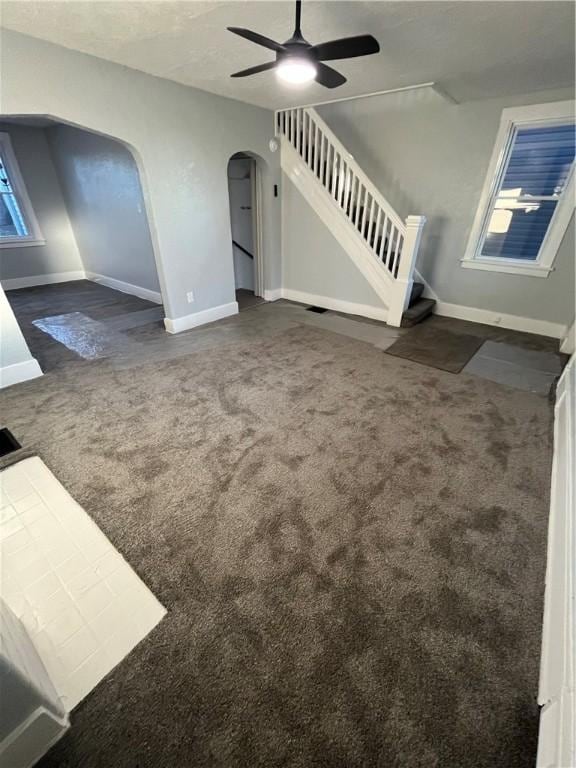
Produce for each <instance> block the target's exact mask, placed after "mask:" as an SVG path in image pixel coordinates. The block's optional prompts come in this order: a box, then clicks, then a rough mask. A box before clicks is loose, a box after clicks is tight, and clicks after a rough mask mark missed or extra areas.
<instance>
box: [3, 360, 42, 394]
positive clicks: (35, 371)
mask: <svg viewBox="0 0 576 768" xmlns="http://www.w3.org/2000/svg"><path fill="white" fill-rule="evenodd" d="M38 376H42V369H41V368H40V365H39V364H38V360H36V359H35V358H33V357H31V358H30V359H29V360H24V362H23V363H14V364H13V365H5V366H4V367H3V368H0V389H4V387H11V386H12V384H19V383H20V382H21V381H28V379H35V378H37V377H38Z"/></svg>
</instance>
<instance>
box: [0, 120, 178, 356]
mask: <svg viewBox="0 0 576 768" xmlns="http://www.w3.org/2000/svg"><path fill="white" fill-rule="evenodd" d="M0 136H2V137H3V144H2V146H3V147H4V152H3V153H2V158H1V159H2V163H3V168H4V169H5V173H4V175H5V176H6V177H10V179H9V180H10V182H11V181H12V180H14V182H15V183H14V184H12V185H11V188H12V187H14V194H13V198H14V199H12V198H11V199H10V201H9V202H10V203H11V208H10V209H9V210H8V213H9V214H10V216H11V217H12V220H13V219H14V218H15V217H18V215H19V216H20V222H19V223H20V226H19V230H20V232H12V230H15V229H16V228H15V227H9V226H5V227H4V230H2V231H4V232H5V233H7V234H10V235H11V237H8V236H7V237H2V236H1V235H2V231H0V248H1V254H2V259H1V265H0V281H1V282H2V287H3V288H4V290H5V291H6V292H7V297H8V299H9V301H10V304H11V306H12V309H13V311H14V314H15V315H16V318H17V320H18V322H19V325H20V327H21V329H22V332H23V334H24V336H25V338H26V341H27V343H28V346H29V348H30V351H31V354H32V356H33V357H35V358H36V359H37V360H38V361H39V363H40V365H41V367H42V369H43V370H44V371H46V370H50V369H51V368H53V367H55V366H56V365H58V363H59V362H61V361H62V359H69V358H70V355H75V356H77V357H79V358H84V359H86V358H88V359H92V358H95V357H107V356H109V354H110V353H111V350H112V351H113V352H114V353H115V352H116V351H117V350H118V348H119V347H122V346H123V345H122V342H125V341H126V339H127V338H128V337H126V338H125V336H124V335H125V334H127V333H128V332H129V333H132V334H134V333H137V330H135V329H137V328H138V327H139V325H144V324H149V323H151V322H156V323H158V322H160V321H162V319H163V317H164V307H163V304H162V288H161V281H160V278H159V274H158V268H157V262H156V257H157V250H156V248H155V245H154V236H153V232H152V227H151V222H150V221H149V218H148V211H147V205H146V200H145V190H144V188H143V186H144V185H143V183H142V181H143V180H142V179H141V169H140V167H139V163H138V159H137V157H135V156H134V154H133V152H132V150H131V148H130V147H127V146H126V144H125V143H124V142H122V141H120V140H117V139H115V138H112V137H108V136H104V135H102V134H100V133H96V132H94V131H91V130H89V129H84V128H82V127H78V126H73V125H70V124H68V123H65V122H63V121H59V120H57V119H53V118H45V117H39V116H18V117H0ZM5 208H6V206H5ZM4 213H5V216H4V218H6V211H5V212H4ZM0 223H1V222H0ZM20 233H22V235H20ZM26 233H29V234H33V236H34V237H33V238H32V237H28V239H26V237H25V235H26ZM19 237H20V239H19ZM123 334H124V335H123Z"/></svg>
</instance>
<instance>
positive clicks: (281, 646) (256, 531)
mask: <svg viewBox="0 0 576 768" xmlns="http://www.w3.org/2000/svg"><path fill="white" fill-rule="evenodd" d="M258 311H260V309H259V308H256V309H255V310H254V312H258ZM265 311H271V310H270V308H269V307H268V308H265ZM251 314H252V312H250V313H244V316H247V315H251ZM0 400H1V412H2V415H3V418H4V421H5V422H6V423H7V425H8V426H9V427H10V428H11V429H12V431H13V432H14V434H15V435H16V436H17V437H18V438H19V439H20V440H21V441H22V442H23V443H24V445H25V447H26V449H27V450H33V451H36V452H37V453H38V454H39V455H40V456H41V457H42V458H43V459H44V461H45V462H46V464H47V465H48V466H49V467H50V468H51V469H52V471H53V472H54V473H55V474H56V476H57V477H58V478H59V479H60V480H61V482H62V483H63V484H64V485H65V486H66V487H67V488H68V489H69V490H70V492H71V493H72V494H73V495H74V496H75V498H76V499H77V500H78V501H79V502H80V504H82V505H83V506H84V508H85V509H86V511H87V512H88V513H89V514H90V515H91V516H92V517H93V518H94V520H95V521H96V522H97V523H98V525H99V526H100V527H101V528H102V529H103V531H104V532H105V533H106V534H107V536H108V537H109V538H110V539H111V540H112V542H113V543H114V544H115V546H116V547H117V548H118V549H119V550H120V551H121V552H122V553H123V554H124V555H125V556H126V558H127V559H128V560H129V562H130V563H131V564H132V566H133V567H134V568H135V569H136V571H137V572H138V573H139V574H140V576H141V577H142V578H143V579H144V580H145V582H146V583H147V584H148V585H149V586H150V588H151V589H152V590H153V592H154V593H155V594H156V595H157V597H158V598H159V599H160V600H161V601H162V603H163V604H164V605H165V606H166V607H167V609H168V615H167V617H166V618H165V619H164V620H163V621H162V622H161V624H160V625H159V626H158V627H157V628H156V629H155V630H154V632H153V633H152V634H151V635H150V636H149V637H148V638H147V639H146V640H145V641H144V642H143V643H141V645H139V646H138V647H137V649H136V650H135V651H134V652H133V653H132V654H131V655H130V656H129V657H128V658H127V659H126V660H125V661H124V662H123V663H122V664H121V665H120V666H119V667H117V668H116V670H114V672H113V673H112V674H110V675H109V677H108V678H106V679H105V681H103V682H102V683H101V684H100V685H99V686H98V688H97V689H96V690H95V691H94V692H93V693H92V694H91V695H90V696H89V697H88V698H87V699H86V700H85V701H84V702H83V703H82V704H81V705H80V706H79V707H78V709H77V710H75V711H74V713H73V715H72V729H71V731H70V732H69V734H68V735H67V736H66V737H65V738H64V739H63V740H62V741H61V742H60V743H58V744H57V745H56V746H55V747H54V748H53V749H52V750H51V752H50V753H49V755H48V756H47V757H46V758H45V759H44V760H43V761H42V762H41V764H40V765H41V768H56V767H58V768H78V767H79V766H82V768H96V767H98V768H100V767H101V766H110V767H112V766H113V767H114V768H137V767H138V768H148V767H155V766H168V767H169V768H184V767H189V766H195V768H196V767H198V768H200V767H203V766H221V767H222V768H235V767H236V766H238V767H240V766H242V767H246V768H248V767H249V768H256V767H257V766H266V767H267V768H270V767H273V766H291V767H294V768H296V767H297V768H314V767H318V768H343V767H345V768H360V767H362V768H368V767H369V766H370V767H372V766H378V767H382V768H395V767H398V768H433V767H434V766H438V767H441V768H468V767H469V768H496V767H497V766H501V768H529V767H530V768H531V767H532V766H533V765H534V760H535V750H536V739H537V727H538V709H537V706H536V692H537V681H538V663H539V646H540V627H541V613H542V600H543V588H544V566H545V544H546V525H547V511H548V488H549V482H550V463H551V420H552V412H551V406H550V404H549V403H548V402H547V400H546V399H545V398H543V397H539V396H536V395H533V394H531V393H526V392H520V391H515V390H512V389H508V388H506V387H503V386H501V385H498V384H495V383H492V382H490V381H486V380H483V379H480V378H476V377H472V376H467V375H464V374H462V375H460V376H454V375H451V374H448V373H444V372H441V371H436V370H431V369H424V368H423V367H422V366H420V365H417V364H414V363H411V362H408V361H405V360H402V359H399V358H396V357H392V356H390V355H386V354H385V353H383V352H382V351H380V350H378V349H375V348H374V347H373V346H370V345H368V344H364V343H362V342H358V341H355V340H352V339H349V338H346V337H345V336H342V335H337V334H334V333H330V332H327V331H325V330H321V329H316V328H314V327H307V326H303V325H302V326H298V327H294V328H290V329H288V330H282V331H279V332H276V333H269V334H268V335H266V336H263V337H262V338H258V337H257V336H254V337H251V338H250V339H249V340H247V341H246V342H245V343H232V344H230V345H229V346H227V347H219V348H217V349H212V350H201V351H199V352H196V353H192V354H188V355H184V356H181V357H178V358H177V359H173V360H168V361H164V362H159V363H153V364H148V365H141V366H140V367H137V368H134V367H133V368H131V369H124V370H123V369H119V368H117V367H114V366H113V365H112V363H111V362H110V361H106V360H97V361H92V362H75V363H66V364H64V363H63V364H61V365H60V366H59V367H57V368H56V369H55V370H53V371H52V372H50V373H48V374H47V375H46V376H45V377H43V378H40V379H36V380H33V381H30V382H26V383H24V384H22V385H18V386H16V387H12V388H9V389H7V390H4V391H3V392H2V393H1V394H0Z"/></svg>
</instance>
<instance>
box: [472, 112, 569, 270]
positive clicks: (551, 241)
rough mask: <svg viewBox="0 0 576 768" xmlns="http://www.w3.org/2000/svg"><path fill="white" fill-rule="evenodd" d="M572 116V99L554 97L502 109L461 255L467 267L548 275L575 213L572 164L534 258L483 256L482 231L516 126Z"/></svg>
mask: <svg viewBox="0 0 576 768" xmlns="http://www.w3.org/2000/svg"><path fill="white" fill-rule="evenodd" d="M574 120H575V102H574V101H573V100H570V101H555V102H551V103H549V104H532V105H531V106H528V107H511V108H509V109H504V110H502V117H501V119H500V128H499V130H498V134H497V136H496V143H495V145H494V150H493V152H492V157H491V159H490V165H489V166H488V171H487V173H486V178H485V180H484V186H483V188H482V194H481V196H480V203H479V204H478V210H477V211H476V216H475V217H474V223H473V224H472V229H471V231H470V237H469V239H468V245H467V247H466V251H465V254H464V258H463V259H461V265H462V266H463V267H465V268H466V269H482V270H489V271H491V272H507V273H509V274H514V275H525V276H529V277H548V275H549V274H550V272H552V270H553V269H554V259H555V258H556V254H557V252H558V248H559V247H560V243H561V242H562V238H563V237H564V234H565V232H566V229H567V227H568V224H569V223H570V219H571V218H572V215H573V213H574V203H575V191H576V190H575V180H574V175H575V174H574V166H573V167H572V172H571V174H570V177H569V179H568V182H567V184H566V188H565V189H564V191H563V193H562V194H561V195H560V197H559V198H558V203H557V204H556V210H555V211H554V215H553V216H552V219H551V221H550V224H549V225H548V231H547V232H546V236H545V237H544V240H543V241H542V245H541V246H540V250H539V252H538V256H537V258H536V260H535V261H531V262H526V261H523V260H521V259H506V258H501V257H497V258H487V257H486V256H482V255H481V253H480V249H481V248H482V246H483V244H484V233H485V229H486V224H487V219H488V216H490V215H491V213H492V209H493V205H494V199H495V197H496V195H497V194H498V191H499V189H500V184H501V183H502V177H503V174H504V172H505V170H506V161H507V158H508V155H509V151H510V148H511V144H512V141H513V139H514V135H515V129H516V128H536V127H542V126H545V125H554V123H559V124H561V123H566V122H570V121H574Z"/></svg>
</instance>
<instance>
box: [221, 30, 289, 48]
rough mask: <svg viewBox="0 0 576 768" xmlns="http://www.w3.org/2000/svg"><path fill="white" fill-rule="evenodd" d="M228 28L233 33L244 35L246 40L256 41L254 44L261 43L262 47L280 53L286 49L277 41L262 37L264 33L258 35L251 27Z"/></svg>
mask: <svg viewBox="0 0 576 768" xmlns="http://www.w3.org/2000/svg"><path fill="white" fill-rule="evenodd" d="M228 30H229V31H230V32H234V34H235V35H240V37H244V38H246V40H250V42H251V43H256V45H263V46H264V48H270V50H271V51H276V52H277V53H281V52H282V51H285V50H286V49H285V48H284V46H283V45H282V44H281V43H277V42H276V41H275V40H270V38H269V37H264V35H259V34H258V32H252V30H251V29H243V28H242V27H228Z"/></svg>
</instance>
